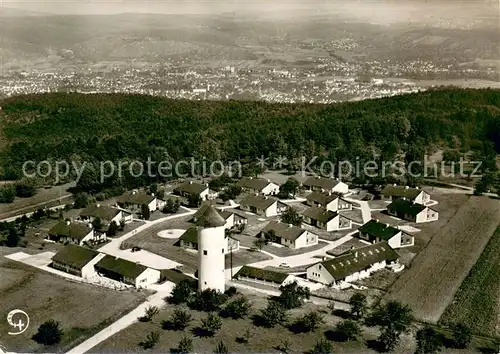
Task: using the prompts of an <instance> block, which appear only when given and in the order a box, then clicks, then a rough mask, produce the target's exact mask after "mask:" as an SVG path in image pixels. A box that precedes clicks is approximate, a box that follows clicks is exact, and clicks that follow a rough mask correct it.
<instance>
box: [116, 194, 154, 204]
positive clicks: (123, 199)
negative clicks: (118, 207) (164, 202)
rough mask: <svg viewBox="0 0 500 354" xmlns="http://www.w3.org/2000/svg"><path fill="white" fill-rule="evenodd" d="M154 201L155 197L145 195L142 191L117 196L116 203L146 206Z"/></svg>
mask: <svg viewBox="0 0 500 354" xmlns="http://www.w3.org/2000/svg"><path fill="white" fill-rule="evenodd" d="M155 199H156V197H155V196H152V195H150V194H147V193H146V192H144V191H140V192H137V191H128V192H125V193H124V194H122V195H121V196H119V197H118V199H117V201H118V203H124V204H136V205H148V204H149V203H151V202H152V201H153V200H155Z"/></svg>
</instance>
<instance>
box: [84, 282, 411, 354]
mask: <svg viewBox="0 0 500 354" xmlns="http://www.w3.org/2000/svg"><path fill="white" fill-rule="evenodd" d="M245 295H246V296H247V297H248V298H249V299H250V301H251V302H252V304H253V310H254V312H256V310H258V309H260V308H263V307H265V305H266V299H265V297H264V296H261V295H256V294H252V293H249V292H246V293H245ZM174 309H175V307H174V306H168V307H167V308H166V309H165V310H163V311H162V312H161V313H160V314H159V315H158V316H157V317H156V318H155V319H154V320H153V322H152V323H135V324H134V325H132V326H130V327H128V328H127V329H125V330H123V331H121V332H119V333H117V334H116V335H114V336H112V337H111V338H108V339H107V340H106V341H104V342H102V343H101V344H99V345H98V346H97V347H95V348H93V349H92V350H91V352H92V353H117V352H132V351H135V352H143V349H142V348H141V347H139V346H138V344H139V342H141V341H143V340H144V339H145V337H146V335H147V334H148V333H150V332H151V331H159V332H160V342H159V343H158V345H157V346H156V347H155V348H154V349H153V351H154V352H162V353H165V352H169V351H170V349H171V348H175V347H176V346H177V345H178V343H179V341H180V339H181V338H182V336H184V335H189V336H191V337H192V338H193V350H192V351H193V352H195V353H212V352H213V349H214V348H215V346H216V345H217V342H218V341H220V340H222V341H223V342H224V344H225V345H226V346H227V347H228V349H229V352H230V353H249V352H250V353H270V352H271V353H272V352H278V350H276V348H275V347H276V346H278V345H279V344H281V342H282V340H283V339H284V338H286V339H288V340H289V341H290V344H291V345H290V351H289V352H290V353H301V352H306V351H308V350H310V349H311V348H312V347H313V346H314V344H315V343H316V341H317V340H318V339H321V338H325V337H326V338H330V337H329V335H330V336H331V334H330V333H331V330H332V329H333V327H334V325H335V324H336V323H338V322H339V321H341V318H339V317H334V316H332V315H329V314H325V315H324V316H325V317H324V318H325V325H324V326H322V327H321V328H319V329H318V330H316V331H315V332H313V333H303V334H293V333H292V332H291V331H289V330H288V328H286V327H283V326H276V327H275V328H271V329H267V328H261V327H257V326H255V325H254V324H253V323H252V321H251V319H242V320H232V319H223V324H222V328H221V329H220V331H219V332H218V333H217V334H216V335H215V336H214V337H211V338H200V337H196V336H194V335H192V334H191V331H192V330H193V329H194V328H195V327H196V326H198V325H199V324H200V319H201V318H204V317H205V316H206V314H205V313H200V312H195V311H191V313H192V314H193V317H194V321H193V322H192V324H191V326H190V327H189V328H188V329H187V330H186V331H184V332H181V331H170V330H163V329H162V326H161V322H162V321H163V320H168V319H169V316H170V314H171V313H172V312H173V311H174ZM310 310H323V311H324V310H325V308H324V307H319V306H316V305H313V304H306V305H305V306H304V308H303V309H296V310H293V311H291V316H290V320H292V321H293V319H294V318H296V317H298V316H300V315H301V314H303V313H304V311H310ZM289 322H291V321H289ZM246 329H249V330H250V333H251V337H250V340H249V343H240V342H238V340H237V338H238V337H241V336H242V335H243V333H244V332H245V330H246ZM363 334H364V335H363V337H364V339H368V340H370V339H374V338H375V337H376V335H377V332H376V331H374V330H373V329H365V332H364V333H363ZM332 344H333V347H334V350H335V352H341V353H359V352H363V353H376V352H375V351H373V350H370V349H367V348H366V346H365V344H364V343H363V341H355V342H351V343H340V342H335V343H332ZM404 345H409V346H410V348H411V349H413V345H414V344H413V341H408V340H407V341H405V343H404ZM404 345H403V346H402V349H401V351H400V352H401V353H405V352H410V351H411V352H412V350H411V349H410V348H408V347H405V348H403V347H404Z"/></svg>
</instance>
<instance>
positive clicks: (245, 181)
mask: <svg viewBox="0 0 500 354" xmlns="http://www.w3.org/2000/svg"><path fill="white" fill-rule="evenodd" d="M270 183H271V181H269V180H267V179H263V178H252V177H243V178H242V179H241V180H239V181H238V183H237V185H238V186H239V187H242V188H248V189H254V190H258V191H261V190H263V189H264V188H266V187H267V186H268V185H269V184H270Z"/></svg>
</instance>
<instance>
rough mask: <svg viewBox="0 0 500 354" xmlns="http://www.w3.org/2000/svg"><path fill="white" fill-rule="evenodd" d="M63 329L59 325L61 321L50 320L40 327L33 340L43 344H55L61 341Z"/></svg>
mask: <svg viewBox="0 0 500 354" xmlns="http://www.w3.org/2000/svg"><path fill="white" fill-rule="evenodd" d="M62 335H63V331H62V330H61V328H60V327H59V322H56V321H54V320H48V321H46V322H44V323H42V324H41V325H40V327H38V332H37V333H36V334H35V335H34V336H33V340H34V341H35V342H37V343H40V344H43V345H54V344H57V343H59V342H60V341H61V339H62Z"/></svg>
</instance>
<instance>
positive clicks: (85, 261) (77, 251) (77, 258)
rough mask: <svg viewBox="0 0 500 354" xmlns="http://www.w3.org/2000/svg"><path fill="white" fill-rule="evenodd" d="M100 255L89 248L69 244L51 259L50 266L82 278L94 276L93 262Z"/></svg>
mask: <svg viewBox="0 0 500 354" xmlns="http://www.w3.org/2000/svg"><path fill="white" fill-rule="evenodd" d="M99 255H100V254H99V253H98V252H96V251H94V250H91V249H89V248H85V247H80V246H77V245H73V244H69V245H67V246H65V247H64V248H62V249H60V250H59V252H57V253H56V254H55V255H54V256H53V257H52V264H51V266H52V267H53V268H55V269H58V270H61V271H63V272H66V273H69V274H72V275H76V276H79V277H82V278H91V277H93V276H94V275H95V271H94V265H93V260H94V259H96V258H97V257H98V256H99Z"/></svg>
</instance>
